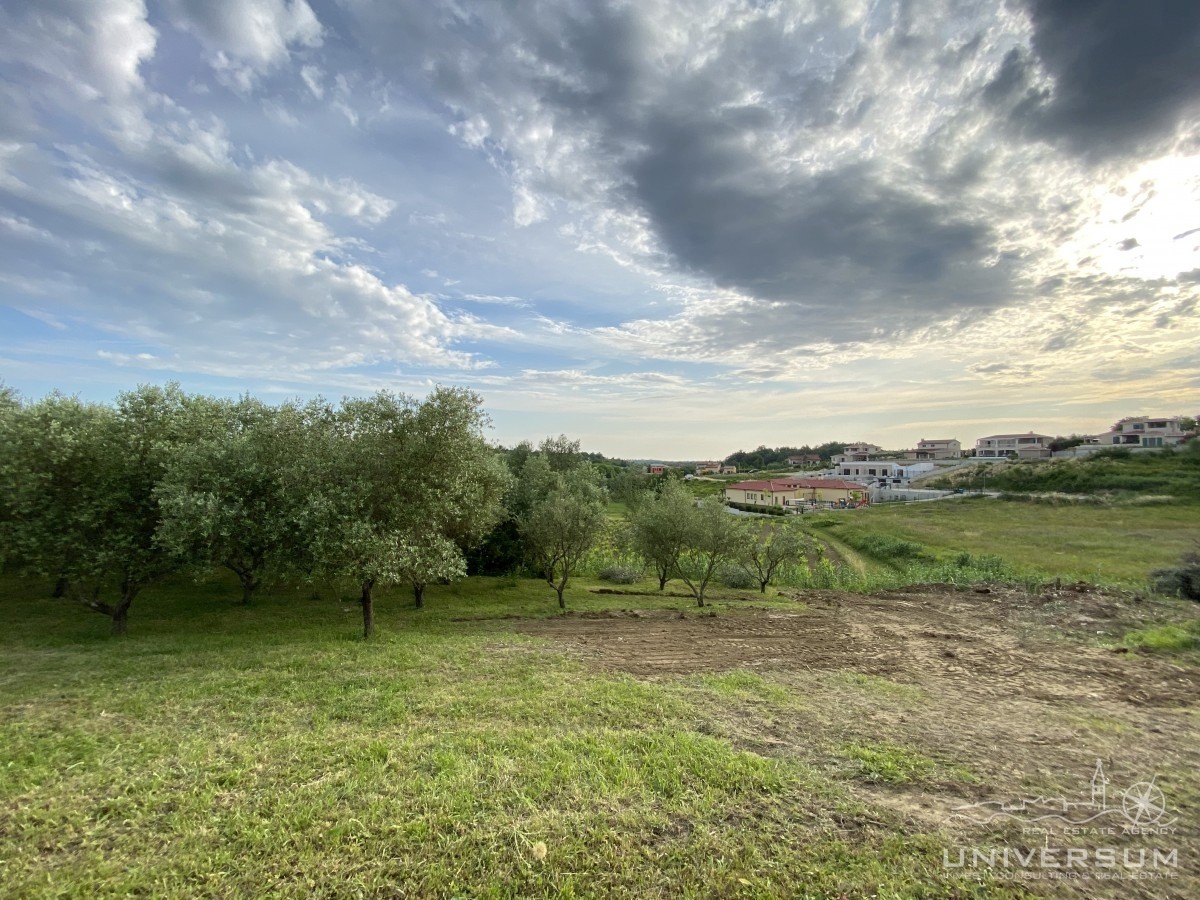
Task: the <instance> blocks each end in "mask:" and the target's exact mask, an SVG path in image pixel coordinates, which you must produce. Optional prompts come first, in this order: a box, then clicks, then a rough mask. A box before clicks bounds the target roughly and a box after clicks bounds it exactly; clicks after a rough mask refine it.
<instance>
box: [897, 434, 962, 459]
mask: <svg viewBox="0 0 1200 900" xmlns="http://www.w3.org/2000/svg"><path fill="white" fill-rule="evenodd" d="M905 456H911V457H912V458H913V459H916V460H918V461H919V460H931V459H958V458H959V457H961V456H962V444H961V443H959V442H958V441H957V440H955V439H954V438H935V439H933V440H926V439H925V438H921V440H919V441H917V448H916V449H915V450H908V451H906V452H905Z"/></svg>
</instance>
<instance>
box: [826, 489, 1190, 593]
mask: <svg viewBox="0 0 1200 900" xmlns="http://www.w3.org/2000/svg"><path fill="white" fill-rule="evenodd" d="M847 521H849V520H847ZM1198 523H1200V505H1197V504H1194V503H1179V504H1178V505H1167V506H1119V507H1103V506H1070V507H1067V506H1061V507H1056V506H1042V505H1036V506H1031V505H1027V504H1021V503H1004V502H1001V501H996V500H986V499H985V500H947V501H941V502H938V503H921V504H911V505H904V506H886V505H879V506H875V507H872V508H871V509H868V510H862V511H859V512H856V513H855V514H854V517H853V527H855V528H861V529H862V530H864V531H868V532H872V533H875V534H878V535H882V536H886V537H891V538H895V539H900V540H906V541H914V542H917V543H919V544H922V545H924V546H925V547H928V548H931V549H933V550H935V551H942V552H945V553H950V552H966V553H970V554H972V555H974V556H987V555H992V556H998V557H1000V558H1001V559H1003V560H1005V561H1006V562H1007V563H1009V564H1010V565H1012V566H1014V567H1019V568H1021V569H1024V570H1027V571H1029V572H1031V573H1036V574H1038V575H1040V576H1042V577H1045V578H1047V579H1052V578H1057V577H1061V578H1063V579H1068V580H1076V579H1081V580H1086V581H1091V582H1096V583H1107V584H1114V585H1124V586H1129V587H1144V586H1145V585H1146V583H1147V579H1148V577H1149V573H1150V570H1151V569H1155V568H1162V567H1165V566H1169V565H1173V564H1174V563H1175V562H1176V561H1177V560H1178V559H1179V557H1180V555H1181V554H1183V553H1184V552H1186V551H1188V550H1191V549H1193V548H1194V547H1195V545H1196V541H1197V539H1200V524H1198ZM832 533H833V535H834V536H837V535H838V530H837V529H836V528H835V529H833V531H832Z"/></svg>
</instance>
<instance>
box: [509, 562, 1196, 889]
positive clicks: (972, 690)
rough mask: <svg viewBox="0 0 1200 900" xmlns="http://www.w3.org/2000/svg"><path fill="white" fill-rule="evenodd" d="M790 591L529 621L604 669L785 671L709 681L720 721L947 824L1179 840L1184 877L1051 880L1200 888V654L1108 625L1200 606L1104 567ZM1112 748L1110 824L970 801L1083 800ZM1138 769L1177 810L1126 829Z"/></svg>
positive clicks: (1020, 837) (1002, 831)
mask: <svg viewBox="0 0 1200 900" xmlns="http://www.w3.org/2000/svg"><path fill="white" fill-rule="evenodd" d="M786 596H788V597H790V598H791V599H793V600H796V601H798V602H797V603H796V607H795V609H794V610H790V609H779V608H774V609H760V610H750V609H746V610H738V611H737V612H735V613H722V614H721V615H710V614H706V611H704V610H700V609H696V608H695V607H691V608H688V609H684V610H662V609H658V610H639V611H623V612H613V613H602V614H592V615H590V616H583V615H568V616H563V617H561V618H557V619H551V620H541V621H536V622H525V623H522V624H521V625H520V626H519V630H520V631H522V632H524V633H526V634H531V635H537V636H540V637H544V638H548V639H550V640H552V641H555V642H556V643H558V644H560V646H563V647H565V648H567V649H569V650H570V652H572V653H574V654H577V655H578V656H579V657H581V658H583V659H584V660H586V661H587V662H588V664H589V665H591V666H594V667H595V668H597V669H599V670H603V671H609V672H625V673H629V674H631V675H634V676H637V677H640V678H648V679H653V680H659V681H667V682H678V683H680V684H682V685H683V686H685V687H687V688H688V689H692V688H691V686H693V685H697V684H700V685H702V682H697V680H696V679H697V676H707V675H709V674H711V673H720V672H726V671H731V670H740V671H750V672H753V673H757V674H759V675H761V676H763V677H764V678H766V679H767V680H768V681H770V682H771V683H772V684H774V685H778V686H783V687H785V688H787V689H788V692H789V695H790V696H791V697H792V698H793V702H791V703H786V704H781V703H776V702H773V701H772V700H771V698H770V697H769V696H764V697H762V698H755V697H753V696H747V697H740V698H739V697H730V696H723V697H720V698H712V699H710V700H708V701H706V700H704V699H703V693H702V687H696V688H695V690H696V693H697V696H701V698H702V699H701V702H709V703H711V710H712V729H713V731H714V732H715V733H719V734H721V735H723V736H725V737H727V738H729V739H730V740H733V741H735V742H737V743H739V745H741V746H744V747H745V748H746V749H748V750H752V751H753V752H756V753H761V754H764V755H778V754H788V755H793V756H796V757H799V758H801V759H802V760H804V761H805V762H806V763H809V764H811V765H814V766H816V767H818V768H820V769H823V770H825V771H827V772H828V773H829V774H830V775H831V776H833V777H837V778H839V779H842V780H845V781H846V782H847V783H849V784H850V785H851V788H852V790H853V791H855V792H856V794H858V795H859V796H860V797H861V798H862V799H864V800H867V801H869V802H871V803H872V804H876V805H880V806H884V807H887V808H888V809H890V810H892V811H893V812H898V813H900V814H901V815H902V816H903V817H904V819H905V820H906V821H908V822H910V823H911V825H912V827H914V828H918V829H922V830H926V829H933V830H939V831H942V832H947V833H949V834H950V835H952V836H953V841H955V842H957V843H960V844H961V845H962V846H966V847H972V846H977V845H992V846H1000V847H1008V848H1015V849H1018V850H1020V851H1021V852H1022V853H1023V852H1025V850H1026V849H1028V848H1042V847H1051V848H1054V847H1059V848H1062V849H1063V852H1064V853H1065V850H1066V849H1069V848H1085V849H1087V850H1088V851H1089V852H1092V851H1095V850H1096V849H1098V848H1105V847H1117V848H1121V849H1124V848H1127V847H1128V848H1130V849H1131V850H1132V851H1135V852H1136V851H1137V850H1139V849H1146V850H1148V851H1150V850H1152V849H1153V848H1155V847H1158V848H1162V849H1164V850H1171V849H1175V850H1177V851H1178V867H1177V869H1176V870H1175V871H1173V872H1172V873H1171V874H1172V876H1173V877H1171V878H1168V879H1147V880H1130V879H1124V880H1120V881H1113V882H1109V883H1102V882H1101V881H1097V880H1095V879H1085V880H1070V879H1054V880H1047V879H1042V880H1030V881H1028V882H1026V883H1025V886H1026V887H1027V888H1029V889H1030V890H1032V891H1034V892H1036V893H1051V894H1057V893H1066V894H1070V895H1074V896H1088V897H1093V896H1113V897H1116V896H1120V897H1188V896H1200V835H1198V830H1200V829H1198V826H1200V774H1198V773H1200V667H1198V666H1197V665H1195V664H1194V662H1192V661H1189V660H1185V659H1181V658H1179V657H1169V656H1161V657H1160V656H1150V655H1142V654H1138V653H1126V652H1117V651H1115V650H1114V649H1112V648H1110V647H1106V646H1103V645H1102V643H1103V641H1104V640H1105V639H1108V638H1113V637H1116V636H1119V635H1120V634H1122V633H1124V632H1125V631H1127V630H1129V629H1132V628H1140V627H1143V626H1145V625H1147V624H1153V623H1158V622H1161V621H1164V620H1169V619H1172V618H1178V617H1180V616H1182V615H1186V614H1187V613H1188V612H1189V610H1187V609H1183V608H1180V607H1178V606H1170V605H1164V604H1162V603H1160V602H1157V601H1143V600H1139V599H1137V598H1136V597H1134V596H1132V595H1128V594H1121V593H1106V592H1103V591H1098V590H1093V589H1092V588H1090V587H1088V586H1087V585H1069V586H1065V587H1058V588H1050V589H1047V590H1046V591H1044V592H1042V593H1040V594H1037V595H1032V596H1031V595H1029V594H1026V593H1025V592H1022V591H1016V590H1006V589H996V588H988V589H983V588H981V589H979V590H978V591H961V590H955V589H954V588H952V587H949V586H942V585H929V586H923V587H918V588H910V589H904V590H898V591H891V592H884V593H880V594H875V595H869V596H861V595H848V594H840V593H837V592H832V591H803V592H799V591H797V592H788V593H787V595H786ZM848 745H854V746H868V747H888V748H902V749H904V750H907V751H911V752H913V753H916V754H920V755H921V756H923V757H925V758H927V759H930V760H934V761H935V762H936V763H937V767H936V768H935V769H934V770H933V774H930V775H928V776H926V777H923V778H920V779H918V780H915V781H913V782H912V783H900V784H891V783H881V782H879V781H878V780H872V779H870V778H865V777H863V776H862V774H861V771H860V769H859V768H858V767H857V766H856V764H855V763H853V762H852V761H848V760H847V758H846V755H845V753H844V752H843V751H844V748H845V747H847V746H848ZM1098 760H1100V761H1102V764H1103V767H1104V770H1105V772H1106V777H1108V778H1110V780H1111V783H1110V784H1109V786H1108V789H1109V791H1110V792H1111V793H1110V796H1109V798H1108V801H1106V802H1110V804H1111V805H1112V807H1113V808H1112V810H1111V812H1110V814H1108V815H1107V816H1106V817H1105V818H1103V819H1102V820H1097V824H1098V825H1102V826H1103V827H1104V828H1111V827H1115V828H1116V829H1117V832H1116V833H1115V834H1113V833H1110V832H1104V831H1101V830H1097V828H1096V827H1091V828H1088V827H1085V828H1082V829H1080V828H1075V829H1072V828H1071V827H1069V826H1067V825H1066V824H1065V823H1063V822H1061V821H1047V822H1041V823H1037V824H1033V823H1029V822H1023V821H1021V819H1020V817H1019V816H1017V817H1006V818H1004V819H1003V820H999V821H996V822H991V823H987V824H980V823H979V822H978V821H974V820H975V819H978V818H980V817H979V816H973V815H972V814H971V813H970V811H967V812H965V813H964V812H963V810H962V808H963V807H964V806H966V805H968V804H972V803H988V802H1010V801H1016V800H1018V799H1019V798H1022V797H1039V796H1041V797H1048V798H1058V797H1061V798H1064V799H1069V800H1070V801H1086V800H1087V799H1088V797H1089V796H1090V795H1089V790H1090V787H1089V785H1090V779H1091V778H1092V776H1093V773H1094V771H1095V769H1096V764H1097V761H1098ZM1138 782H1152V783H1153V784H1154V785H1155V786H1156V787H1158V788H1161V790H1162V792H1163V795H1164V800H1165V803H1166V807H1167V810H1166V813H1165V814H1164V815H1163V816H1161V817H1160V818H1158V819H1156V820H1155V822H1154V823H1153V825H1154V826H1155V827H1159V826H1161V827H1165V828H1167V831H1165V832H1163V831H1155V830H1152V831H1151V832H1150V833H1147V834H1142V835H1130V834H1128V833H1124V832H1123V829H1124V828H1125V827H1126V826H1128V825H1129V824H1130V823H1129V822H1128V820H1127V819H1126V818H1124V817H1123V815H1122V814H1121V813H1120V811H1119V809H1118V807H1120V805H1121V803H1122V800H1123V799H1124V797H1125V791H1126V790H1127V789H1131V786H1132V785H1134V784H1135V783H1138ZM1164 823H1165V824H1164ZM1031 829H1033V830H1031ZM1036 829H1041V830H1040V831H1038V830H1036ZM1036 871H1037V872H1039V873H1041V874H1042V875H1044V874H1045V872H1044V870H1041V869H1037V870H1036Z"/></svg>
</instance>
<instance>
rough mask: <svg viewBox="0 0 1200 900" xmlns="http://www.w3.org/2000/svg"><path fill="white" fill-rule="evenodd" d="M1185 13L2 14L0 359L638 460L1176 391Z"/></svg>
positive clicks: (309, 9) (1198, 78)
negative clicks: (400, 403)
mask: <svg viewBox="0 0 1200 900" xmlns="http://www.w3.org/2000/svg"><path fill="white" fill-rule="evenodd" d="M1198 39H1200V4H1197V3H1195V2H1192V0H1151V2H1144V3H1138V4H1130V3H1126V2H1124V0H1095V2H1092V3H1074V2H1068V0H1013V2H1011V3H1007V4H998V3H994V2H982V0H979V2H971V0H915V2H904V3H901V2H898V0H897V2H891V0H876V2H850V0H845V2H839V0H829V2H822V3H814V2H808V0H795V2H787V0H769V2H761V0H644V2H638V3H617V2H613V3H604V2H582V0H580V2H572V0H553V2H551V0H543V2H538V0H531V2H528V3H521V4H503V5H502V4H462V3H457V2H452V0H55V2H53V3H45V2H35V0H12V2H6V3H5V4H4V5H3V6H2V7H0V334H2V335H3V338H2V339H0V379H2V380H3V381H4V383H6V384H8V385H10V386H12V387H14V388H16V389H18V390H19V391H21V392H22V393H23V394H25V395H27V396H39V395H41V394H42V393H45V392H47V391H49V390H51V389H54V388H59V389H63V390H66V391H68V392H78V393H80V394H82V395H84V396H85V397H88V398H90V399H101V400H104V399H111V398H112V396H113V395H114V394H115V393H116V392H117V391H119V390H122V389H125V388H129V387H132V386H133V385H135V384H137V383H139V382H163V381H166V380H177V381H179V382H181V384H182V385H183V387H184V388H185V389H186V390H189V391H195V392H205V393H218V394H239V393H243V392H247V391H248V392H250V393H253V394H256V395H259V396H261V397H264V398H266V399H279V398H283V397H289V396H311V395H314V394H318V393H321V394H324V395H326V396H332V397H338V396H341V395H343V394H363V393H367V392H370V391H373V390H376V389H379V388H389V389H392V390H397V391H402V392H407V393H412V394H418V395H420V394H424V393H425V392H427V390H428V389H429V388H430V387H431V386H432V385H434V384H437V383H442V384H458V385H466V386H469V387H472V388H474V389H475V390H477V391H478V392H479V393H480V394H481V395H482V397H483V399H484V405H485V407H486V408H487V409H488V411H489V412H490V413H491V415H492V418H493V420H494V424H495V429H494V432H493V437H494V438H495V439H496V440H497V441H501V442H504V443H513V442H515V441H517V440H520V439H523V438H530V439H534V440H536V439H538V438H540V437H542V436H545V435H547V434H557V433H560V432H565V433H567V434H569V435H571V436H573V437H578V438H581V439H582V440H583V442H584V445H585V446H586V447H587V448H588V449H592V450H598V451H601V452H604V453H606V454H609V455H614V456H626V457H633V458H651V457H652V458H667V459H696V458H720V457H723V456H725V455H727V454H728V453H731V452H733V451H735V450H737V449H751V448H753V447H755V446H757V445H759V444H767V445H769V446H777V445H784V444H787V445H793V446H798V445H801V444H804V443H814V444H815V443H822V442H825V441H828V440H869V441H871V442H873V443H878V444H882V445H884V446H889V447H896V448H901V447H909V446H912V445H913V444H914V443H915V442H916V441H917V440H918V439H920V438H934V437H957V438H958V439H959V440H961V441H962V442H963V443H964V445H969V444H970V443H971V442H973V440H974V439H975V438H976V437H978V436H981V435H984V434H990V433H996V432H1003V431H1014V430H1019V431H1027V430H1031V429H1032V430H1036V431H1042V432H1049V433H1052V434H1058V433H1062V434H1066V433H1070V432H1096V431H1101V430H1104V429H1106V428H1107V426H1108V425H1109V424H1111V422H1113V421H1115V420H1116V419H1117V418H1119V417H1121V416H1124V415H1133V414H1141V413H1147V414H1169V413H1186V414H1192V415H1195V414H1196V413H1197V412H1200V342H1198V341H1197V339H1196V336H1197V334H1200V327H1198V326H1200V303H1198V301H1200V56H1198V55H1197V54H1196V53H1195V52H1194V48H1195V46H1196V44H1197V40H1198Z"/></svg>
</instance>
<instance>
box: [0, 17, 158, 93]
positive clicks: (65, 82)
mask: <svg viewBox="0 0 1200 900" xmlns="http://www.w3.org/2000/svg"><path fill="white" fill-rule="evenodd" d="M0 31H2V32H4V34H5V37H4V38H3V47H4V53H5V56H6V58H7V62H8V64H9V65H17V66H20V67H21V68H22V69H24V70H25V71H26V72H27V73H30V74H33V73H36V75H37V76H40V77H39V80H42V79H45V80H46V81H49V82H51V83H53V84H54V86H55V87H56V88H59V89H65V90H64V93H65V92H73V93H75V94H76V95H77V96H78V97H80V98H82V99H84V100H95V99H101V98H103V99H105V100H108V101H111V102H116V101H119V100H123V99H124V98H126V97H128V96H129V95H130V94H131V93H133V92H135V91H138V90H139V89H140V88H141V87H142V76H141V72H140V69H141V66H142V64H143V63H144V62H145V61H146V60H147V59H149V58H150V57H151V56H153V54H154V49H155V46H156V43H157V32H156V31H155V29H154V28H153V27H151V26H150V24H149V23H148V22H147V21H146V6H145V4H144V3H143V2H142V0H56V2H54V3H48V4H42V3H35V4H25V5H23V8H22V5H20V4H18V5H16V6H15V7H9V6H6V7H5V8H0ZM63 72H69V73H70V74H71V77H70V78H69V79H60V78H59V75H60V74H61V73H63ZM43 83H45V82H43Z"/></svg>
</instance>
